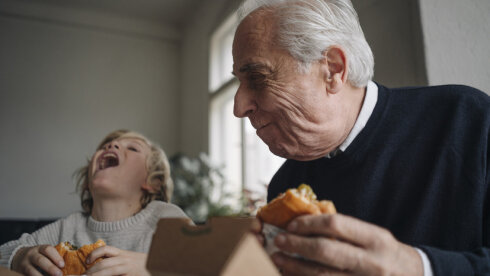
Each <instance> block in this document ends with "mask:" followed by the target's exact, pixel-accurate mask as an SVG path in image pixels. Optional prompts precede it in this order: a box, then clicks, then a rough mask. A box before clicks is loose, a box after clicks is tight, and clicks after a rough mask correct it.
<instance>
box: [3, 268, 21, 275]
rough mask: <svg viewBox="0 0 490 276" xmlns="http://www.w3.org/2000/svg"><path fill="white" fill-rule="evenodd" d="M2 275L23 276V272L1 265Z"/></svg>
mask: <svg viewBox="0 0 490 276" xmlns="http://www.w3.org/2000/svg"><path fill="white" fill-rule="evenodd" d="M0 275H1V276H22V274H20V273H17V272H15V271H13V270H10V269H8V268H6V267H3V266H0Z"/></svg>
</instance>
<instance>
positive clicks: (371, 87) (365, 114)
mask: <svg viewBox="0 0 490 276" xmlns="http://www.w3.org/2000/svg"><path fill="white" fill-rule="evenodd" d="M377 101H378V86H377V85H376V84H375V83H374V82H373V81H369V82H368V84H367V87H366V96H365V97H364V102H363V103H362V107H361V112H359V116H357V119H356V122H355V123H354V126H353V127H352V129H351V131H350V132H349V135H347V138H346V139H345V140H344V142H343V143H342V144H340V146H339V147H338V148H336V149H335V150H333V151H332V152H329V153H328V154H327V155H326V157H327V158H332V157H334V156H335V155H337V154H338V153H339V152H344V151H345V150H346V149H347V147H348V146H349V145H350V144H351V143H352V141H354V139H355V138H356V137H357V135H358V134H359V133H360V132H361V130H362V129H363V128H364V127H365V126H366V123H367V121H368V120H369V117H371V114H373V110H374V106H376V102H377Z"/></svg>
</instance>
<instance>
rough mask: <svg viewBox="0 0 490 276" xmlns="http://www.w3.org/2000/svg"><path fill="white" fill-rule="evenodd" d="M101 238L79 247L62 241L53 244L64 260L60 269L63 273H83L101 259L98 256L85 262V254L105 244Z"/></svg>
mask: <svg viewBox="0 0 490 276" xmlns="http://www.w3.org/2000/svg"><path fill="white" fill-rule="evenodd" d="M105 245H106V244H105V242H104V241H103V240H98V241H96V242H95V243H92V244H87V245H84V246H82V247H80V248H78V247H77V246H75V245H73V244H71V243H69V242H62V243H60V244H58V245H56V246H55V248H56V250H57V251H58V253H59V254H60V256H61V257H62V258H63V260H64V261H65V266H64V267H63V268H62V269H61V271H62V272H63V275H83V274H85V271H87V270H88V269H90V268H91V267H92V266H93V265H94V264H95V263H97V262H99V261H100V260H102V258H98V259H97V260H95V262H92V263H91V264H87V263H86V260H87V256H88V255H89V254H90V253H91V252H92V251H93V250H95V249H96V248H99V247H102V246H105Z"/></svg>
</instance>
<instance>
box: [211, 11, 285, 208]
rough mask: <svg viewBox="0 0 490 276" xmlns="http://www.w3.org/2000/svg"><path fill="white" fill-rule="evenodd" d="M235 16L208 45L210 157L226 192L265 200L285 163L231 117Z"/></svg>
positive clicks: (244, 122)
mask: <svg viewBox="0 0 490 276" xmlns="http://www.w3.org/2000/svg"><path fill="white" fill-rule="evenodd" d="M236 25H237V17H236V15H235V14H233V15H231V16H230V17H229V18H227V19H226V20H225V21H224V22H223V23H222V24H221V26H219V27H218V28H217V29H216V31H215V32H214V33H213V35H212V37H211V45H210V66H211V68H210V76H209V78H210V80H209V91H210V97H211V101H210V102H211V105H210V126H209V127H210V132H209V133H210V139H209V141H210V145H209V146H210V147H209V148H210V157H211V160H212V161H213V162H214V163H216V164H220V165H222V166H223V172H224V174H225V177H226V179H227V180H228V183H229V187H227V188H228V190H227V191H229V192H232V193H233V194H234V195H236V198H235V199H238V198H239V197H240V196H241V195H242V190H243V189H246V190H248V191H251V192H252V193H253V194H254V195H256V196H260V197H262V198H263V199H265V195H266V185H267V184H268V183H269V181H270V179H271V178H272V176H273V175H274V173H275V172H276V171H277V170H278V169H279V167H280V166H281V164H282V163H283V162H284V159H283V158H280V157H278V156H275V155H274V154H272V153H271V152H270V151H269V148H268V147H267V145H265V143H264V142H263V141H262V140H260V138H259V137H258V136H257V135H256V134H255V129H254V128H253V127H252V125H251V124H250V121H249V120H248V119H246V118H245V119H240V118H236V117H234V116H233V97H234V95H235V92H236V90H237V88H238V81H237V80H236V79H235V78H234V77H233V75H232V74H231V71H232V69H233V68H232V67H233V57H232V53H231V49H232V43H233V36H234V34H235V30H236Z"/></svg>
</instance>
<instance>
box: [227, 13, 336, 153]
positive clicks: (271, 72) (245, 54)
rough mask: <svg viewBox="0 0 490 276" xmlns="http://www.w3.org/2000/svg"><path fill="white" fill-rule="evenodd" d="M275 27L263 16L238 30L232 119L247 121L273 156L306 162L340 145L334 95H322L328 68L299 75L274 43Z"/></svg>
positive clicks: (247, 20)
mask: <svg viewBox="0 0 490 276" xmlns="http://www.w3.org/2000/svg"><path fill="white" fill-rule="evenodd" d="M274 38H275V21H274V18H273V16H272V15H271V14H270V13H268V11H267V10H258V11H255V12H253V13H252V14H251V15H249V16H248V17H247V18H245V19H244V21H242V23H241V24H240V25H239V27H238V29H237V32H236V34H235V38H234V42H233V61H234V65H233V73H234V75H235V76H236V77H237V78H238V80H239V81H240V86H239V88H238V90H237V93H236V95H235V106H234V114H235V116H237V117H248V118H249V119H250V122H251V123H252V125H253V127H254V128H255V129H256V130H257V135H258V136H259V137H260V138H261V139H262V140H263V141H264V142H265V143H266V144H267V145H268V146H269V149H270V150H271V151H272V152H273V153H274V154H276V155H279V156H282V157H285V158H292V159H297V160H311V159H315V158H319V157H321V156H324V155H325V154H327V153H328V152H330V151H332V150H334V149H335V148H336V147H337V146H338V145H339V144H340V143H341V141H342V139H343V135H344V133H343V131H342V129H343V125H342V123H343V122H342V120H341V119H340V118H341V117H340V116H341V115H342V111H341V108H340V106H341V105H339V104H338V103H339V99H337V95H332V94H330V93H327V87H326V82H325V79H326V78H327V75H328V66H327V65H326V64H325V63H322V62H315V63H313V64H312V65H311V67H310V70H309V72H306V73H300V71H299V70H298V63H297V61H296V60H295V59H294V58H293V57H292V56H291V55H290V54H289V53H288V52H287V51H285V50H283V49H281V48H280V47H278V46H277V44H275V43H274Z"/></svg>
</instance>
